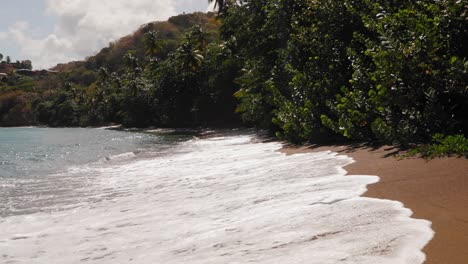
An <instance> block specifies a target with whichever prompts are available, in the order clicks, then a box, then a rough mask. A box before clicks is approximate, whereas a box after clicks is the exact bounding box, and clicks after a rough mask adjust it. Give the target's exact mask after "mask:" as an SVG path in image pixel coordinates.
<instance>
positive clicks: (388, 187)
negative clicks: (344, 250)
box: [282, 146, 468, 264]
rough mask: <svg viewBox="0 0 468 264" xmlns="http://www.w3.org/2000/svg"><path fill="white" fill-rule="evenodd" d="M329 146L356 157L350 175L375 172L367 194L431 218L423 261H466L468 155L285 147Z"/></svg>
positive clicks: (297, 150)
mask: <svg viewBox="0 0 468 264" xmlns="http://www.w3.org/2000/svg"><path fill="white" fill-rule="evenodd" d="M325 150H331V151H334V152H338V153H339V154H343V155H347V156H350V157H352V158H353V159H354V160H355V161H356V162H355V163H353V164H351V165H348V166H347V167H345V169H346V170H347V171H348V174H349V175H356V174H366V175H377V176H379V177H380V182H378V183H377V184H374V185H370V186H368V192H367V193H366V194H365V196H367V197H374V198H382V199H390V200H397V201H400V202H402V203H404V204H405V206H406V207H407V208H409V209H411V210H412V211H413V212H414V215H413V217H414V218H419V219H426V220H429V221H431V222H432V228H433V230H434V231H435V236H434V238H433V240H432V241H431V242H430V243H429V244H428V245H427V246H426V248H425V249H424V253H425V254H426V256H427V259H426V262H425V263H427V264H466V263H468V250H467V245H468V160H467V159H465V158H437V159H433V160H430V161H426V160H424V159H421V158H406V159H397V158H396V157H395V156H394V154H396V153H397V152H398V150H397V149H396V148H392V147H379V148H371V147H365V146H319V147H314V146H304V147H285V148H283V149H282V152H284V153H287V154H295V153H304V152H310V151H312V152H315V151H325Z"/></svg>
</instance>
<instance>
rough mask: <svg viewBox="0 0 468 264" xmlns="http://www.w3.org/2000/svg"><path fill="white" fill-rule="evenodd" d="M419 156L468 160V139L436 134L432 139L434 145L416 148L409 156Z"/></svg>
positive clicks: (460, 136)
mask: <svg viewBox="0 0 468 264" xmlns="http://www.w3.org/2000/svg"><path fill="white" fill-rule="evenodd" d="M418 154H419V155H421V156H422V157H423V158H427V159H429V158H436V157H442V156H454V155H455V156H464V157H465V158H468V138H465V137H464V136H463V135H451V136H445V135H443V134H436V135H434V136H433V137H432V143H430V144H426V145H422V146H419V147H417V148H414V149H413V150H411V151H410V152H409V153H408V154H407V156H414V155H418Z"/></svg>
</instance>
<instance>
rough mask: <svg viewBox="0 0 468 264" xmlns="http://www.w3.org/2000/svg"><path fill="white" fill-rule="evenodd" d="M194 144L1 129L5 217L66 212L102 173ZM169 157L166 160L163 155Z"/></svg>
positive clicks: (135, 135) (177, 138) (168, 138)
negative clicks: (103, 170)
mask: <svg viewBox="0 0 468 264" xmlns="http://www.w3.org/2000/svg"><path fill="white" fill-rule="evenodd" d="M188 138H190V137H189V136H187V135H185V136H184V135H170V134H167V133H166V134H164V133H149V132H125V131H116V130H107V129H87V128H0V217H2V216H9V215H18V214H30V213H34V212H43V211H50V210H55V209H54V208H66V207H67V206H73V205H76V204H78V203H80V202H83V201H84V199H87V198H86V197H89V195H88V194H84V193H83V191H82V190H84V189H85V188H89V187H90V186H91V185H93V184H95V183H96V182H97V181H99V179H100V177H102V176H100V174H99V170H101V169H103V168H107V167H110V166H118V165H122V164H124V163H129V162H134V161H137V160H140V159H144V158H152V157H156V156H158V155H159V156H160V155H166V154H167V153H166V152H168V151H174V149H175V145H176V144H178V143H179V142H181V141H185V140H187V139H188ZM164 153H166V154H164Z"/></svg>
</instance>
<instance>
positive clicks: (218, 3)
mask: <svg viewBox="0 0 468 264" xmlns="http://www.w3.org/2000/svg"><path fill="white" fill-rule="evenodd" d="M213 2H214V3H215V5H214V9H216V8H218V13H219V14H221V15H223V14H225V13H226V11H227V9H228V8H229V6H230V5H232V4H234V3H235V2H236V1H235V0H208V3H209V4H211V3H213Z"/></svg>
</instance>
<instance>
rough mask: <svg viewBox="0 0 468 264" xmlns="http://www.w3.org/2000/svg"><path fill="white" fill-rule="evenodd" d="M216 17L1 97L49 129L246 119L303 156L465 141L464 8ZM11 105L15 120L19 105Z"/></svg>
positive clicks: (390, 6)
mask: <svg viewBox="0 0 468 264" xmlns="http://www.w3.org/2000/svg"><path fill="white" fill-rule="evenodd" d="M236 3H238V4H236ZM216 4H217V5H218V6H219V7H220V13H219V14H218V16H215V15H214V14H212V13H209V14H202V13H195V14H189V15H181V16H176V17H172V18H170V19H169V21H167V22H159V23H149V24H147V25H144V26H142V27H141V28H140V29H139V30H137V31H136V32H135V33H134V34H132V35H129V36H126V37H124V38H122V39H120V40H119V41H116V42H114V43H111V44H110V45H109V47H106V48H104V49H102V50H101V51H100V52H99V53H98V54H97V55H95V56H92V57H90V58H88V59H87V60H86V61H85V62H73V63H69V64H66V65H59V66H57V68H56V69H57V70H59V71H60V73H59V74H57V75H54V76H50V77H48V78H45V79H27V78H24V79H20V78H18V77H10V76H9V77H8V78H7V79H6V80H4V81H3V82H0V91H1V92H0V94H1V93H10V92H15V91H24V92H30V93H31V94H34V96H29V97H27V98H29V99H25V101H24V102H25V103H21V106H22V108H21V107H20V108H21V109H28V107H27V105H28V101H27V100H31V98H33V97H34V98H35V100H36V99H37V100H36V103H34V104H30V105H32V106H31V107H30V108H31V109H32V110H31V111H32V112H33V113H36V114H37V117H36V119H37V120H38V121H40V122H43V123H46V124H50V125H98V124H103V123H109V122H112V123H121V124H124V125H126V126H138V127H142V126H151V125H152V126H200V125H210V124H232V123H236V122H238V121H239V120H238V119H239V118H240V119H242V121H243V122H244V124H246V125H249V126H256V127H260V128H267V129H269V130H271V131H272V132H274V133H275V134H276V135H277V136H278V137H280V138H284V139H287V140H290V141H293V142H297V143H299V142H303V141H307V140H320V139H323V138H327V139H330V138H332V139H336V138H341V137H344V138H348V139H350V140H356V139H359V140H378V141H384V142H390V143H394V142H398V143H401V144H411V143H421V142H430V141H431V136H432V135H435V134H439V133H442V134H445V135H464V136H465V137H466V136H467V135H468V86H467V81H468V58H467V55H468V49H466V47H464V43H467V42H468V33H467V29H468V27H467V26H466V21H468V18H467V14H468V13H467V12H466V3H464V2H463V1H436V0H430V1H390V0H379V1H372V0H345V1H344V2H338V1H332V0H323V1H308V0H256V1H252V0H242V1H216ZM11 96H12V97H11V98H17V95H14V96H13V95H11ZM8 98H10V95H9V96H8ZM11 98H10V99H8V100H6V101H8V102H11V100H13V99H11ZM21 98H24V97H21ZM15 100H16V99H14V100H13V102H16V101H15ZM20 101H21V100H20ZM29 102H30V101H29ZM18 104H20V103H18ZM8 105H9V106H8V113H9V111H10V109H13V108H15V103H13V104H8ZM3 109H7V107H3ZM15 109H16V108H15ZM2 111H3V115H8V114H7V112H6V111H7V110H2ZM19 112H20V111H17V110H14V111H13V112H12V113H16V114H17V113H19ZM461 137H462V136H453V137H446V138H444V139H443V140H442V139H441V138H439V137H436V138H435V139H434V140H436V141H437V140H439V139H440V140H439V141H438V143H436V144H435V145H433V147H431V148H430V149H434V153H446V154H449V153H452V152H451V151H452V150H453V151H454V153H460V150H459V149H457V146H458V145H459V144H461V145H462V146H463V145H464V144H465V143H464V141H463V140H462V139H461ZM457 144H458V145H457ZM436 145H437V146H439V147H437V148H436V147H435V146H436ZM440 146H442V147H440ZM444 147H446V148H447V149H443V148H444ZM430 151H432V150H428V152H430Z"/></svg>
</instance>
